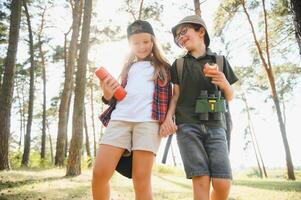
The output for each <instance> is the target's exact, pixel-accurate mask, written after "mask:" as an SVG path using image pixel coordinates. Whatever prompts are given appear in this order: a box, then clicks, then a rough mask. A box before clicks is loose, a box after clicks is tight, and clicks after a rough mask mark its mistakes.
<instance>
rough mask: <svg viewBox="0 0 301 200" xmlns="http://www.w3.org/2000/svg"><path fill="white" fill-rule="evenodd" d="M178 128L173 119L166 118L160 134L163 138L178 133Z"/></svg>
mask: <svg viewBox="0 0 301 200" xmlns="http://www.w3.org/2000/svg"><path fill="white" fill-rule="evenodd" d="M177 129H178V127H177V125H176V124H175V123H174V121H173V119H172V117H166V119H165V121H164V122H163V123H162V124H161V126H160V130H159V134H160V136H161V137H166V136H168V135H171V134H174V133H176V131H177Z"/></svg>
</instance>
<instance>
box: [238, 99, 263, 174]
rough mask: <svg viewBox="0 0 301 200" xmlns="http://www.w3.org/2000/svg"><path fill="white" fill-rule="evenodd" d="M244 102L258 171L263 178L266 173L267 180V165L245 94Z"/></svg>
mask: <svg viewBox="0 0 301 200" xmlns="http://www.w3.org/2000/svg"><path fill="white" fill-rule="evenodd" d="M242 100H243V102H244V103H245V108H246V112H247V117H248V127H249V131H250V135H251V139H252V146H253V149H254V153H255V156H256V160H257V165H258V170H259V171H260V177H261V178H263V173H264V176H265V178H267V177H268V176H267V172H266V169H265V165H264V162H263V159H262V155H261V151H260V148H259V145H258V142H257V137H256V134H255V130H254V126H253V123H252V119H251V113H250V108H249V105H248V101H247V98H246V97H245V95H244V94H242ZM260 163H261V164H260Z"/></svg>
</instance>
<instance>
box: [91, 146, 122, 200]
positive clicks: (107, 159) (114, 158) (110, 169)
mask: <svg viewBox="0 0 301 200" xmlns="http://www.w3.org/2000/svg"><path fill="white" fill-rule="evenodd" d="M123 152H124V149H122V148H118V147H114V146H110V145H100V146H99V150H98V153H97V156H96V161H95V165H94V169H93V178H92V193H93V199H94V200H108V199H109V198H110V186H109V180H110V178H111V177H112V175H113V173H114V170H115V168H116V166H117V164H118V161H119V159H120V157H121V156H122V154H123Z"/></svg>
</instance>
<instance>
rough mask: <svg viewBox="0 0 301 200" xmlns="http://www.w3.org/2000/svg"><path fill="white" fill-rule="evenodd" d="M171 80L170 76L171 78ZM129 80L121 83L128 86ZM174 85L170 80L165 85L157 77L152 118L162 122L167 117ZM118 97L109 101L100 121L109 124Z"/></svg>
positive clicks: (105, 124)
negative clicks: (172, 85)
mask: <svg viewBox="0 0 301 200" xmlns="http://www.w3.org/2000/svg"><path fill="white" fill-rule="evenodd" d="M169 80H170V78H169ZM126 83H127V81H126V80H125V81H122V83H121V85H122V86H123V87H125V86H126ZM171 90H172V87H171V83H170V81H168V83H167V84H166V85H164V86H163V83H162V81H161V79H159V78H157V80H156V81H155V91H154V95H153V104H152V119H154V120H158V121H159V122H160V123H162V122H163V121H164V119H165V116H166V113H167V110H168V105H169V101H170V99H171V94H172V91H171ZM116 103H117V102H116V99H113V100H112V101H110V103H109V107H108V108H107V109H106V110H105V111H104V112H103V113H102V114H101V115H100V116H99V119H100V121H101V122H102V124H103V125H104V126H107V125H108V124H109V121H110V119H111V114H112V112H113V110H114V109H115V107H116Z"/></svg>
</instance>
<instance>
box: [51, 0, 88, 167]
mask: <svg viewBox="0 0 301 200" xmlns="http://www.w3.org/2000/svg"><path fill="white" fill-rule="evenodd" d="M82 3H83V0H76V1H75V2H74V10H73V22H72V36H71V41H70V46H69V50H68V53H69V54H68V59H67V61H66V60H65V63H67V64H66V65H65V83H64V89H63V93H62V96H61V103H60V108H59V122H58V133H57V143H56V154H55V165H56V166H64V160H65V156H66V155H67V142H68V140H67V132H68V131H67V127H68V118H69V111H70V101H71V96H72V91H73V83H74V80H73V73H74V65H75V60H76V55H77V42H78V36H79V29H80V24H81V13H82ZM65 49H66V47H65ZM65 56H66V55H65Z"/></svg>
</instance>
